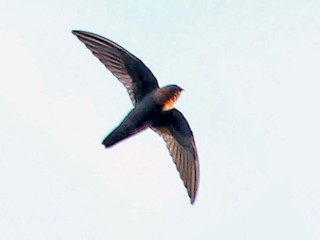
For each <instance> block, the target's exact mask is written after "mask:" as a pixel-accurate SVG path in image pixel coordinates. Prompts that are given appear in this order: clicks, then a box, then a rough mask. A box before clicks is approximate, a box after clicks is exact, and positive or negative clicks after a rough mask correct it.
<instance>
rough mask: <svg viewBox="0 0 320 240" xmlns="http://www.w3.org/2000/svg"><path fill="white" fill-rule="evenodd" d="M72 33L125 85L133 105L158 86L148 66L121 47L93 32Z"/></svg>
mask: <svg viewBox="0 0 320 240" xmlns="http://www.w3.org/2000/svg"><path fill="white" fill-rule="evenodd" d="M72 33H73V34H74V35H76V36H77V37H78V38H79V39H80V41H81V42H83V43H84V44H85V45H86V46H87V48H89V49H90V50H91V51H92V53H93V55H95V56H96V57H97V58H99V60H100V61H101V62H102V63H103V64H104V65H105V66H106V67H107V69H108V70H109V71H111V72H112V74H113V75H114V76H115V77H116V78H118V79H119V81H120V82H121V83H122V84H123V85H124V86H125V88H126V89H127V91H128V94H129V96H130V98H131V101H132V104H133V105H134V106H135V104H136V103H137V102H139V101H140V100H142V98H143V97H145V96H146V95H147V94H149V93H150V92H152V91H153V90H154V89H155V88H158V87H159V85H158V82H157V79H156V78H155V77H154V75H153V74H152V72H151V71H150V70H149V68H148V67H147V66H146V65H144V64H143V62H142V61H141V60H139V59H138V58H137V57H135V56H134V55H133V54H131V53H130V52H128V51H127V50H125V49H124V48H123V47H121V46H119V45H118V44H116V43H114V42H112V41H111V40H109V39H107V38H105V37H102V36H99V35H97V34H94V33H90V32H85V31H72Z"/></svg>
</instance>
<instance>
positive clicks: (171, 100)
mask: <svg viewBox="0 0 320 240" xmlns="http://www.w3.org/2000/svg"><path fill="white" fill-rule="evenodd" d="M180 95H181V91H178V92H176V93H175V94H174V95H172V96H171V97H170V98H169V99H168V100H167V101H166V102H165V103H164V104H163V105H162V111H169V110H172V109H174V104H175V103H176V102H177V100H178V98H179V97H180Z"/></svg>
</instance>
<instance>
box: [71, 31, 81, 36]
mask: <svg viewBox="0 0 320 240" xmlns="http://www.w3.org/2000/svg"><path fill="white" fill-rule="evenodd" d="M71 32H72V34H74V35H76V36H77V35H78V34H79V33H80V32H81V31H80V30H71Z"/></svg>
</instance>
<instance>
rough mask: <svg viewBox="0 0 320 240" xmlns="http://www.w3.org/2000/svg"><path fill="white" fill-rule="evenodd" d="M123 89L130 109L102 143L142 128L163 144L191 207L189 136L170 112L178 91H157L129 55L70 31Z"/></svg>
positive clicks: (194, 185)
mask: <svg viewBox="0 0 320 240" xmlns="http://www.w3.org/2000/svg"><path fill="white" fill-rule="evenodd" d="M73 34H74V35H76V36H77V37H78V38H79V39H80V41H82V42H83V43H84V44H85V45H86V46H87V47H88V48H89V49H90V50H91V51H92V53H93V54H94V55H95V56H96V57H97V58H98V59H99V60H100V61H101V62H102V63H103V64H104V65H105V66H106V68H107V69H108V70H109V71H111V73H112V74H113V75H114V76H115V77H116V78H118V80H119V81H120V82H121V83H122V84H123V85H124V87H125V88H126V89H127V92H128V94H129V96H130V99H131V101H132V104H133V105H134V108H133V109H132V110H131V111H130V112H129V113H128V115H127V116H126V117H125V118H124V119H123V121H122V122H121V123H120V124H119V126H118V127H116V128H115V129H114V130H113V131H112V132H111V133H110V134H109V135H108V136H107V137H106V138H105V140H104V141H103V144H104V145H105V146H106V147H110V146H112V145H114V144H116V143H118V142H120V141H122V140H124V139H126V138H128V137H130V136H132V135H134V134H136V133H138V132H140V131H142V130H144V129H146V128H151V129H152V130H153V131H155V132H156V133H158V134H159V135H160V136H161V137H162V138H163V139H164V141H165V142H166V145H167V148H168V150H169V153H170V155H171V157H172V159H173V161H174V163H175V164H176V167H177V170H178V171H179V173H180V177H181V179H182V180H183V182H184V185H185V186H186V188H187V191H188V194H189V196H190V199H191V203H194V201H195V198H196V194H197V189H198V182H199V162H198V155H197V150H196V146H195V142H194V138H193V133H192V131H191V129H190V127H189V124H188V122H187V120H186V119H185V118H184V116H183V115H182V113H181V112H180V111H178V110H177V109H175V108H174V106H173V105H174V103H175V101H176V100H177V99H178V97H179V95H180V93H181V91H182V89H181V88H180V87H179V86H177V85H169V86H166V87H162V88H159V85H158V82H157V80H156V78H155V77H154V75H153V74H152V72H151V71H150V70H149V69H148V68H147V67H146V66H145V65H144V63H143V62H142V61H141V60H139V59H138V58H137V57H135V56H134V55H133V54H131V53H130V52H128V51H127V50H125V49H124V48H122V47H121V46H119V45H118V44H116V43H114V42H112V41H111V40H109V39H107V38H104V37H102V36H99V35H96V34H93V33H89V32H84V31H73Z"/></svg>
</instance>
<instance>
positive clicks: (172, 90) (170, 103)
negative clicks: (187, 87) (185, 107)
mask: <svg viewBox="0 0 320 240" xmlns="http://www.w3.org/2000/svg"><path fill="white" fill-rule="evenodd" d="M182 91H183V89H182V88H181V87H179V86H177V85H168V86H165V87H162V88H158V89H157V90H156V92H155V98H156V101H157V103H158V104H159V105H160V106H161V109H162V110H163V111H169V110H171V109H173V108H174V104H175V103H176V101H177V100H178V98H179V97H180V95H181V92H182Z"/></svg>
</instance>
